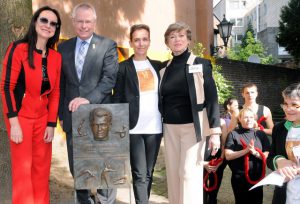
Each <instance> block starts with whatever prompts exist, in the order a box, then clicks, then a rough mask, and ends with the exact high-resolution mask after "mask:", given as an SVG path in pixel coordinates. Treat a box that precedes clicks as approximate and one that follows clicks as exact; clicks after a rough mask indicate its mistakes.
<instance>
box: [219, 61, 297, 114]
mask: <svg viewBox="0 0 300 204" xmlns="http://www.w3.org/2000/svg"><path fill="white" fill-rule="evenodd" d="M216 63H217V64H218V65H221V66H222V70H221V72H222V74H223V76H224V77H225V78H226V79H227V80H230V81H231V82H232V85H233V86H234V90H233V94H234V96H235V97H237V98H238V100H239V103H240V105H242V104H243V103H244V100H243V98H242V96H241V88H242V86H243V85H244V84H246V83H250V82H252V83H255V84H256V85H257V87H258V98H257V102H258V103H259V104H263V105H266V106H268V107H269V108H270V109H271V111H272V112H274V111H278V110H280V106H279V105H280V103H282V97H281V92H282V91H283V90H284V89H285V88H286V87H287V86H288V85H289V84H292V83H295V82H300V70H297V69H289V68H283V67H276V66H271V65H262V64H255V63H249V62H241V61H235V60H229V59H224V58H223V59H217V61H216Z"/></svg>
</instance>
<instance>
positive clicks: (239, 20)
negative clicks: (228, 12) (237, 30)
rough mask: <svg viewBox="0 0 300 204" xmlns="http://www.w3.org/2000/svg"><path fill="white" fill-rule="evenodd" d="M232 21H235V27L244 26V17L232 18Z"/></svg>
mask: <svg viewBox="0 0 300 204" xmlns="http://www.w3.org/2000/svg"><path fill="white" fill-rule="evenodd" d="M230 23H233V26H234V27H243V26H244V21H243V18H231V19H230Z"/></svg>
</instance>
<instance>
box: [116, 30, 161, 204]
mask: <svg viewBox="0 0 300 204" xmlns="http://www.w3.org/2000/svg"><path fill="white" fill-rule="evenodd" d="M129 43H130V46H131V47H132V48H133V50H134V55H133V56H131V57H130V58H129V59H127V60H125V61H123V62H122V63H120V66H119V72H118V77H117V82H116V86H115V89H114V92H115V93H114V98H113V99H114V103H129V126H130V130H129V133H130V163H131V171H132V178H133V190H134V196H135V201H136V203H137V204H145V203H148V200H149V196H150V190H151V184H152V174H153V170H154V166H155V163H156V158H157V155H158V151H159V147H160V142H161V138H162V122H161V114H160V112H159V109H158V103H159V97H158V85H159V68H160V65H161V63H160V62H159V61H153V60H151V59H149V58H148V57H147V51H148V48H149V46H150V29H149V27H148V26H147V25H144V24H139V25H133V26H132V27H131V29H130V42H129Z"/></svg>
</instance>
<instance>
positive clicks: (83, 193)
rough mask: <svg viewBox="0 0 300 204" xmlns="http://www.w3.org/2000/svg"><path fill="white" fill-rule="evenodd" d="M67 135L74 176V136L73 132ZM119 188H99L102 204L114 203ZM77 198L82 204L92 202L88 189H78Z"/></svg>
mask: <svg viewBox="0 0 300 204" xmlns="http://www.w3.org/2000/svg"><path fill="white" fill-rule="evenodd" d="M66 135H67V150H68V160H69V167H70V171H71V174H72V176H73V177H74V160H73V136H72V133H71V132H68V133H66ZM116 191H117V189H98V190H97V193H98V194H100V197H104V198H105V199H104V201H101V203H102V204H113V203H115V200H116V194H117V193H116ZM76 195H77V200H78V202H79V203H80V204H90V201H89V200H88V199H89V197H90V195H89V191H88V190H76Z"/></svg>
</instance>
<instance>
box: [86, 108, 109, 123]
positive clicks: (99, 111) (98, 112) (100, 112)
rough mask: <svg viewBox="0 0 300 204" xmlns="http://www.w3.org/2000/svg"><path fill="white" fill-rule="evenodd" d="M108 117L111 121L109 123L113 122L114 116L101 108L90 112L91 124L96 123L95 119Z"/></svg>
mask: <svg viewBox="0 0 300 204" xmlns="http://www.w3.org/2000/svg"><path fill="white" fill-rule="evenodd" d="M96 116H97V117H107V118H108V120H109V123H111V121H112V114H111V112H110V111H109V110H107V109H105V108H102V107H99V108H95V109H93V110H92V111H91V112H90V122H91V123H92V122H93V121H94V118H95V117H96Z"/></svg>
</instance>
